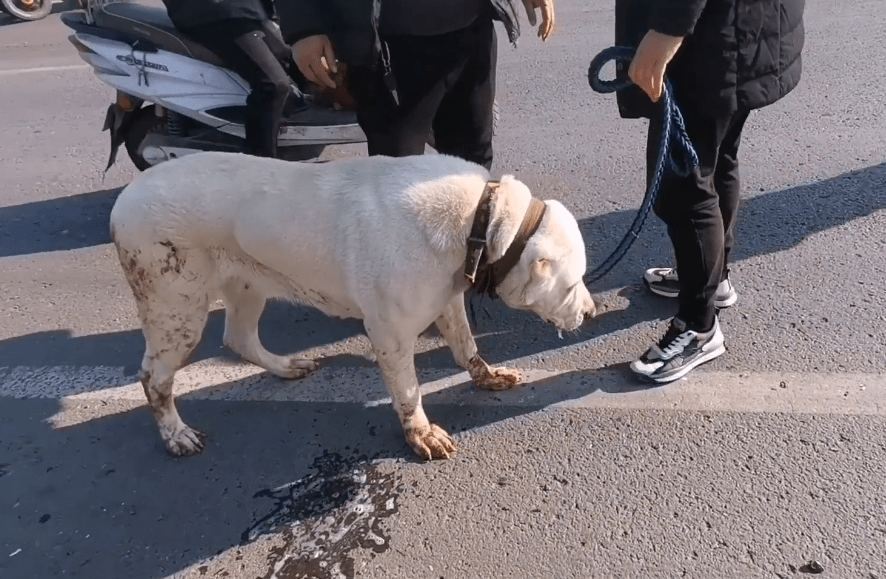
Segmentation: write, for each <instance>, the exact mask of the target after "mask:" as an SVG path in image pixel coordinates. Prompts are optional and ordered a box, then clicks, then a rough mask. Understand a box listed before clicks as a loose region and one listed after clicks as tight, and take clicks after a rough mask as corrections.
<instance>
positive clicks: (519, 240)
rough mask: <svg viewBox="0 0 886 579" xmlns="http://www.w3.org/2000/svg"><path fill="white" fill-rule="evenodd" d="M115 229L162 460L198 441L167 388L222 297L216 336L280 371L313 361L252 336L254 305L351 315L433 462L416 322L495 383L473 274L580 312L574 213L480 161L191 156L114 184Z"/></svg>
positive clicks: (533, 301) (539, 310) (290, 373)
mask: <svg viewBox="0 0 886 579" xmlns="http://www.w3.org/2000/svg"><path fill="white" fill-rule="evenodd" d="M478 207H479V209H478ZM475 217H476V219H475ZM472 232H473V235H472ZM111 236H112V238H113V240H114V244H115V245H116V247H117V252H118V255H119V257H120V263H121V265H122V266H123V270H124V272H125V275H126V279H127V280H128V282H129V285H130V286H131V288H132V291H133V294H134V296H135V300H136V303H137V306H138V314H139V317H140V319H141V322H142V331H143V333H144V336H145V341H146V343H147V347H146V351H145V355H144V359H143V361H142V372H141V381H142V384H143V385H144V389H145V395H146V396H147V399H148V403H149V404H150V407H151V410H152V411H153V414H154V417H155V418H156V420H157V424H158V426H159V429H160V436H161V437H162V438H163V441H164V443H165V445H166V448H167V450H168V451H169V452H170V453H171V454H173V455H176V456H179V455H188V454H194V453H197V452H199V451H201V450H202V448H203V442H202V440H201V439H202V438H203V436H202V435H201V434H200V433H198V432H197V431H195V430H193V429H191V428H190V427H188V426H187V425H186V424H185V423H184V422H182V420H181V418H180V417H179V415H178V411H177V410H176V408H175V403H174V399H173V394H172V383H173V376H174V374H175V372H176V371H177V370H178V369H180V368H181V367H182V366H184V365H185V363H186V360H187V357H188V355H189V354H190V353H191V351H192V350H193V349H194V347H195V346H196V345H197V343H198V341H199V340H200V338H201V335H202V333H203V328H204V325H205V323H206V319H207V315H208V309H209V305H210V303H211V301H212V300H214V299H215V298H216V297H218V296H220V297H221V298H222V299H223V301H224V305H225V310H226V318H225V331H224V342H225V344H226V345H227V346H228V347H230V348H231V349H232V350H234V351H235V352H237V353H238V354H240V356H242V357H243V358H244V359H246V360H248V361H249V362H252V363H253V364H256V365H258V366H261V367H262V368H265V369H266V370H267V371H269V372H271V373H272V374H275V375H277V376H281V377H284V378H300V377H302V376H305V375H307V374H309V373H310V372H312V371H314V370H315V369H316V368H317V364H316V362H314V361H313V360H307V359H303V358H299V357H296V356H291V357H286V356H277V355H274V354H271V353H270V352H268V351H267V350H266V349H265V348H264V347H263V346H262V344H261V343H260V342H259V338H258V321H259V317H260V316H261V314H262V311H263V310H264V307H265V301H266V300H267V299H269V298H280V299H287V300H293V301H295V302H299V303H304V304H309V305H311V306H314V307H316V308H318V309H320V310H321V311H323V312H324V313H326V314H327V315H330V316H339V317H352V318H359V319H362V320H363V323H364V326H365V328H366V333H367V335H368V336H369V339H370V341H371V342H372V347H373V350H374V352H375V355H376V357H377V359H378V363H379V366H380V367H381V371H382V375H383V377H384V381H385V385H386V386H387V389H388V392H389V393H390V395H391V399H392V401H393V406H394V409H395V410H396V411H397V414H398V415H399V417H400V422H401V423H402V426H403V430H404V433H405V436H406V440H407V441H408V442H409V444H410V445H411V446H412V447H413V448H414V449H415V451H416V452H417V453H418V454H419V455H421V456H423V457H426V458H429V459H430V458H440V457H449V456H450V454H451V453H453V452H454V451H455V445H454V444H453V441H452V439H451V438H450V437H449V435H448V434H447V433H446V432H445V431H444V430H443V429H442V428H440V427H439V426H437V425H435V424H431V423H430V422H429V421H428V418H427V417H426V416H425V413H424V410H423V409H422V405H421V393H420V390H419V386H418V379H417V377H416V374H415V366H414V346H415V343H416V340H417V338H418V336H419V334H420V333H421V332H423V331H424V330H425V329H426V328H427V327H428V326H429V325H431V324H432V323H435V322H436V324H437V327H438V328H439V330H440V333H441V335H442V336H443V338H444V339H445V340H446V342H447V343H448V345H449V347H450V348H451V349H452V352H453V354H454V356H455V360H456V362H457V363H458V364H459V365H460V366H461V367H463V368H465V369H467V370H468V371H469V372H470V375H471V378H472V379H473V381H474V382H475V383H476V384H477V385H478V386H480V387H485V388H489V389H503V388H509V387H511V386H513V385H514V384H515V383H517V382H518V381H519V380H520V374H519V373H518V372H515V371H511V370H505V369H501V368H492V367H490V366H488V365H487V364H486V362H484V361H483V360H482V359H481V358H480V356H479V355H478V353H477V345H476V344H475V342H474V338H473V336H472V335H471V331H470V327H469V325H468V320H467V316H466V315H465V305H464V295H463V294H464V293H465V291H466V290H467V289H468V288H469V287H470V285H471V284H470V281H469V280H472V279H473V273H474V271H475V269H477V270H479V278H482V279H485V280H486V281H485V282H484V283H485V286H484V287H485V289H486V290H487V291H494V293H495V294H497V295H498V296H500V297H501V299H502V300H503V301H504V302H505V303H506V304H507V305H508V306H511V307H514V308H518V309H523V310H529V311H532V312H535V313H536V314H538V315H539V316H541V317H542V318H543V319H545V320H546V321H548V322H550V323H552V324H554V325H555V326H556V327H557V328H559V329H561V330H567V331H568V330H574V329H576V328H578V326H579V325H580V324H581V323H582V321H583V320H584V319H585V318H587V317H590V316H592V315H593V314H594V302H593V300H592V299H591V296H590V294H589V293H588V290H587V289H586V288H585V286H584V284H583V283H582V275H583V274H584V273H585V247H584V243H583V241H582V237H581V233H580V232H579V229H578V224H577V223H576V221H575V218H574V217H573V216H572V214H570V213H569V211H568V210H567V209H566V208H565V207H563V205H561V204H560V203H558V202H557V201H546V202H544V203H542V202H541V201H539V200H537V199H533V198H532V196H531V194H530V192H529V189H528V188H527V187H526V186H525V185H523V184H522V183H521V182H519V181H517V180H516V179H514V178H513V177H511V176H505V177H503V178H502V179H501V180H500V182H499V183H494V182H493V183H490V182H489V174H488V172H487V171H486V170H485V169H484V168H483V167H480V166H478V165H475V164H473V163H469V162H466V161H463V160H460V159H457V158H454V157H449V156H444V155H422V156H416V157H408V158H400V159H393V158H388V157H368V158H358V159H353V160H338V161H332V162H328V163H318V164H312V163H288V162H284V161H278V160H274V159H266V158H257V157H251V156H247V155H241V154H231V153H200V154H195V155H189V156H187V157H183V158H182V159H179V160H176V161H172V162H167V163H163V164H161V165H159V166H157V167H154V168H152V169H149V170H148V171H146V172H144V173H143V174H141V175H139V176H138V177H136V178H135V180H134V181H133V182H132V183H131V184H130V185H129V186H127V187H126V188H125V189H124V190H123V192H122V193H121V194H120V196H119V198H118V199H117V202H116V204H115V206H114V209H113V211H112V212H111ZM469 237H472V238H474V240H473V241H471V242H470V248H469ZM469 249H470V251H469ZM509 249H510V251H509ZM475 266H477V267H476V268H475ZM477 283H480V282H477Z"/></svg>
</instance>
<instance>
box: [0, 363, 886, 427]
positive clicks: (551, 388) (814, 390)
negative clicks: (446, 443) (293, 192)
mask: <svg viewBox="0 0 886 579" xmlns="http://www.w3.org/2000/svg"><path fill="white" fill-rule="evenodd" d="M504 365H506V366H508V367H516V368H521V364H520V363H519V362H514V361H512V362H508V363H505V364H504ZM523 372H524V377H525V379H526V384H524V385H523V386H521V387H518V388H514V389H512V390H507V391H500V392H490V391H486V390H480V389H478V388H475V387H474V386H473V385H472V384H471V382H470V378H469V376H468V373H467V372H464V371H460V370H459V369H457V368H434V369H428V368H422V369H420V370H419V382H420V383H421V390H422V394H423V395H424V396H426V397H427V398H426V400H425V402H426V403H427V404H456V405H467V406H487V405H505V406H520V407H535V408H537V409H542V408H564V407H565V408H576V409H589V408H610V409H614V408H617V409H628V410H683V411H702V412H704V411H712V412H766V413H787V414H867V415H886V389H884V388H883V384H886V376H884V375H880V374H821V373H814V374H811V373H809V374H800V373H779V372H767V373H751V372H748V373H727V372H708V371H705V370H704V369H697V370H695V371H694V372H692V373H691V374H689V375H688V376H687V377H686V378H684V379H682V380H679V381H677V382H674V383H672V384H669V385H666V386H659V387H655V386H653V385H645V384H643V383H641V382H639V381H638V380H637V379H635V378H634V377H633V376H632V375H630V373H629V371H628V370H625V369H620V370H608V369H584V370H583V369H578V370H576V369H569V370H556V371H552V370H539V369H528V370H524V371H523ZM175 394H176V396H177V397H181V398H183V399H191V400H227V401H240V402H246V401H275V402H314V403H316V402H321V403H330V404H336V403H339V404H341V403H350V404H354V403H356V404H363V405H365V406H379V405H386V404H390V398H389V397H388V394H387V392H386V390H385V386H384V383H383V382H382V377H381V372H380V371H379V369H378V367H376V366H367V367H327V368H323V367H322V360H321V369H320V370H319V371H318V372H316V373H315V374H313V375H311V376H308V377H306V378H303V379H301V380H283V379H280V378H277V377H275V376H272V375H270V374H268V373H267V372H265V371H264V370H262V369H261V368H258V367H257V366H253V365H251V364H247V363H241V362H234V361H231V360H226V359H210V360H203V361H200V362H197V363H195V364H191V365H190V366H188V367H186V368H184V369H183V370H181V371H179V372H178V373H177V374H176V383H175ZM0 397H9V398H50V399H57V400H60V401H62V402H63V403H64V404H63V406H65V405H68V404H73V405H78V404H90V403H92V402H100V401H135V402H139V403H144V400H145V399H144V393H143V391H142V386H141V384H140V383H139V381H138V380H137V378H136V376H134V375H131V374H130V375H127V374H126V373H125V371H124V369H123V367H111V366H100V367H80V368H78V367H71V366H56V367H44V368H35V367H25V366H19V367H6V368H0ZM109 411H110V412H113V411H112V410H110V409H109Z"/></svg>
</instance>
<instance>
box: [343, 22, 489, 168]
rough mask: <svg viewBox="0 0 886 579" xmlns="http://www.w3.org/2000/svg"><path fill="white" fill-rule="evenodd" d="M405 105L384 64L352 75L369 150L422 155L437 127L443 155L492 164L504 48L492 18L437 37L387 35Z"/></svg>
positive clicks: (436, 133)
mask: <svg viewBox="0 0 886 579" xmlns="http://www.w3.org/2000/svg"><path fill="white" fill-rule="evenodd" d="M383 40H384V41H385V42H386V43H387V45H388V48H389V51H390V58H391V70H392V71H393V74H394V77H395V78H396V80H397V92H398V96H399V100H400V104H399V106H398V105H397V104H395V102H394V99H393V97H392V96H391V94H390V92H389V91H388V90H387V89H386V88H385V86H384V82H383V80H382V75H383V68H382V67H381V66H379V70H378V71H376V72H374V73H372V74H367V75H364V76H360V75H359V71H355V74H353V75H351V77H350V78H349V84H350V86H351V87H352V88H353V89H354V90H353V92H354V96H355V98H356V99H357V103H358V112H357V119H358V122H359V124H360V128H361V129H363V132H364V133H365V134H366V138H367V145H368V152H369V154H370V155H387V156H390V157H404V156H407V155H421V154H422V153H424V150H425V144H426V143H427V142H428V138H429V136H430V132H431V130H432V129H433V131H434V141H435V143H434V148H435V149H436V150H437V151H438V152H439V153H444V154H448V155H453V156H456V157H461V158H462V159H466V160H468V161H473V162H474V163H478V164H480V165H483V166H484V167H486V168H487V169H489V168H491V167H492V130H493V101H494V100H495V65H496V58H497V52H498V45H497V44H496V36H495V29H494V28H493V23H492V20H490V19H489V18H482V17H481V18H479V19H478V20H477V21H476V22H475V23H474V24H472V25H471V26H469V27H468V28H465V29H463V30H457V31H455V32H450V33H447V34H440V35H436V36H386V37H384V38H383Z"/></svg>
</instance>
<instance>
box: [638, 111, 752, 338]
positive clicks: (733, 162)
mask: <svg viewBox="0 0 886 579" xmlns="http://www.w3.org/2000/svg"><path fill="white" fill-rule="evenodd" d="M747 118H748V112H747V111H742V112H737V113H735V114H732V115H729V116H726V117H722V118H715V119H699V118H693V117H692V116H691V115H688V116H687V115H686V114H685V111H684V119H685V121H686V131H687V133H688V134H689V138H690V139H691V140H692V144H693V145H694V146H695V149H696V152H697V153H698V160H699V167H698V169H697V170H696V171H695V173H694V174H693V175H690V176H689V177H685V178H681V177H676V176H675V175H673V174H672V173H670V174H667V175H666V176H665V177H664V178H662V182H661V189H660V190H659V196H658V198H657V200H656V203H655V207H654V210H655V213H656V215H658V216H659V217H660V218H661V220H662V221H664V223H665V224H666V225H667V228H668V236H669V237H670V238H671V243H672V244H673V246H674V256H675V258H676V260H677V272H678V275H679V278H680V295H679V298H678V301H679V303H680V309H679V312H678V314H677V315H678V316H679V317H680V318H681V319H683V320H684V321H686V323H687V324H688V325H689V327H692V328H694V329H697V330H700V331H706V330H708V329H710V328H711V326H713V324H714V316H715V315H716V308H715V307H714V296H715V294H716V291H717V286H718V285H719V284H720V282H721V281H723V280H724V279H726V276H727V275H728V271H729V270H728V265H729V256H730V254H731V252H732V248H733V246H734V244H735V239H734V234H733V231H734V228H735V219H736V215H737V213H738V202H739V194H740V188H741V187H740V183H739V175H738V145H739V141H740V140H741V131H742V128H743V127H744V124H745V121H746V120H747ZM661 129H662V125H661V117H657V118H653V119H652V120H651V121H650V123H649V133H648V137H647V143H646V175H647V183H648V182H649V180H650V179H651V178H652V172H653V170H654V169H655V160H656V157H657V155H658V147H659V138H660V135H661Z"/></svg>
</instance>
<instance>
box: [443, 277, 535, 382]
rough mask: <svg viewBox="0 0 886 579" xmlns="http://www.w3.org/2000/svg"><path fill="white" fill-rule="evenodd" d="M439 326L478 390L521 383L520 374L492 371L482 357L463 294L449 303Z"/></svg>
mask: <svg viewBox="0 0 886 579" xmlns="http://www.w3.org/2000/svg"><path fill="white" fill-rule="evenodd" d="M436 324H437V328H438V329H439V330H440V335H442V336H443V339H444V340H446V343H447V344H448V345H449V348H450V349H451V350H452V355H453V356H454V357H455V363H456V364H458V365H459V366H461V367H462V368H464V369H465V370H467V371H468V373H469V374H470V375H471V380H473V381H474V384H476V385H477V386H478V387H480V388H484V389H486V390H507V389H508V388H513V387H514V386H516V385H517V384H519V383H520V381H521V380H522V375H521V374H520V372H518V371H517V370H509V369H508V368H493V367H492V366H490V365H489V364H487V363H486V362H485V361H484V360H483V358H481V357H480V354H479V353H478V350H477V342H475V341H474V335H473V334H472V333H471V327H470V325H468V316H467V313H466V312H465V300H464V295H463V294H459V295H457V296H456V297H455V298H453V299H452V301H451V302H449V304H448V305H447V306H446V308H445V309H444V310H443V314H442V315H441V316H440V317H439V318H437V320H436Z"/></svg>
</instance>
